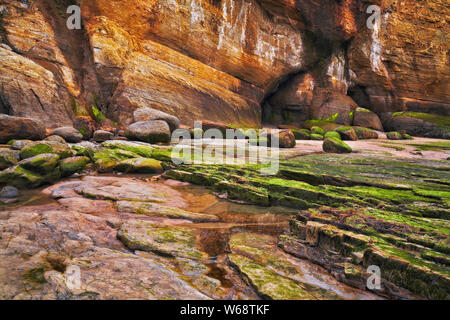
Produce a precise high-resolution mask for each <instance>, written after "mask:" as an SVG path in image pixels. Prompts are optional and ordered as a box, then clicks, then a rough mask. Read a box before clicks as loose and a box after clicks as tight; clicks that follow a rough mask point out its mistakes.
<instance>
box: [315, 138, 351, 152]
mask: <svg viewBox="0 0 450 320" xmlns="http://www.w3.org/2000/svg"><path fill="white" fill-rule="evenodd" d="M322 148H323V151H325V152H327V153H351V152H352V148H351V147H350V146H349V145H348V144H346V143H345V142H343V141H342V140H340V139H336V138H327V139H325V141H324V142H323V146H322Z"/></svg>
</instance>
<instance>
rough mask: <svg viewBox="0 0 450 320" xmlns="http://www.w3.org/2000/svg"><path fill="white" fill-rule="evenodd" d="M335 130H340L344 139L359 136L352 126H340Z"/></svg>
mask: <svg viewBox="0 0 450 320" xmlns="http://www.w3.org/2000/svg"><path fill="white" fill-rule="evenodd" d="M335 131H337V132H339V134H340V135H341V139H342V140H352V141H356V140H358V136H357V134H356V132H355V130H354V129H353V128H352V127H339V128H337V129H336V130H335Z"/></svg>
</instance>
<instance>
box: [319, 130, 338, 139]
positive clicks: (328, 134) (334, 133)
mask: <svg viewBox="0 0 450 320" xmlns="http://www.w3.org/2000/svg"><path fill="white" fill-rule="evenodd" d="M323 138H324V139H327V138H335V139H339V140H341V135H340V134H339V132H337V131H328V132H326V133H325V135H324V136H323Z"/></svg>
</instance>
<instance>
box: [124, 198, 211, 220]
mask: <svg viewBox="0 0 450 320" xmlns="http://www.w3.org/2000/svg"><path fill="white" fill-rule="evenodd" d="M116 206H117V210H119V211H120V212H132V213H136V214H142V215H146V216H155V217H165V218H170V219H186V220H191V221H194V222H217V221H219V218H218V217H217V216H214V215H210V214H201V213H195V212H188V211H185V210H182V209H179V208H173V207H167V206H162V205H159V204H156V203H150V202H136V201H118V202H117V204H116Z"/></svg>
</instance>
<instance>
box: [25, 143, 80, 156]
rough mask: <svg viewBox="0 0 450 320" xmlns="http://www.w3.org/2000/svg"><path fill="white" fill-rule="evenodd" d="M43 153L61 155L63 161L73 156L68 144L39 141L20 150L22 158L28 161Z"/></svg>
mask: <svg viewBox="0 0 450 320" xmlns="http://www.w3.org/2000/svg"><path fill="white" fill-rule="evenodd" d="M42 153H54V154H57V155H59V157H60V158H61V159H64V158H69V157H72V156H73V152H72V150H71V149H70V147H69V146H68V145H67V144H63V143H60V142H57V141H37V142H33V143H30V144H27V145H26V146H25V147H24V148H23V149H22V150H20V157H21V158H22V159H26V158H31V157H34V156H37V155H39V154H42Z"/></svg>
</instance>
